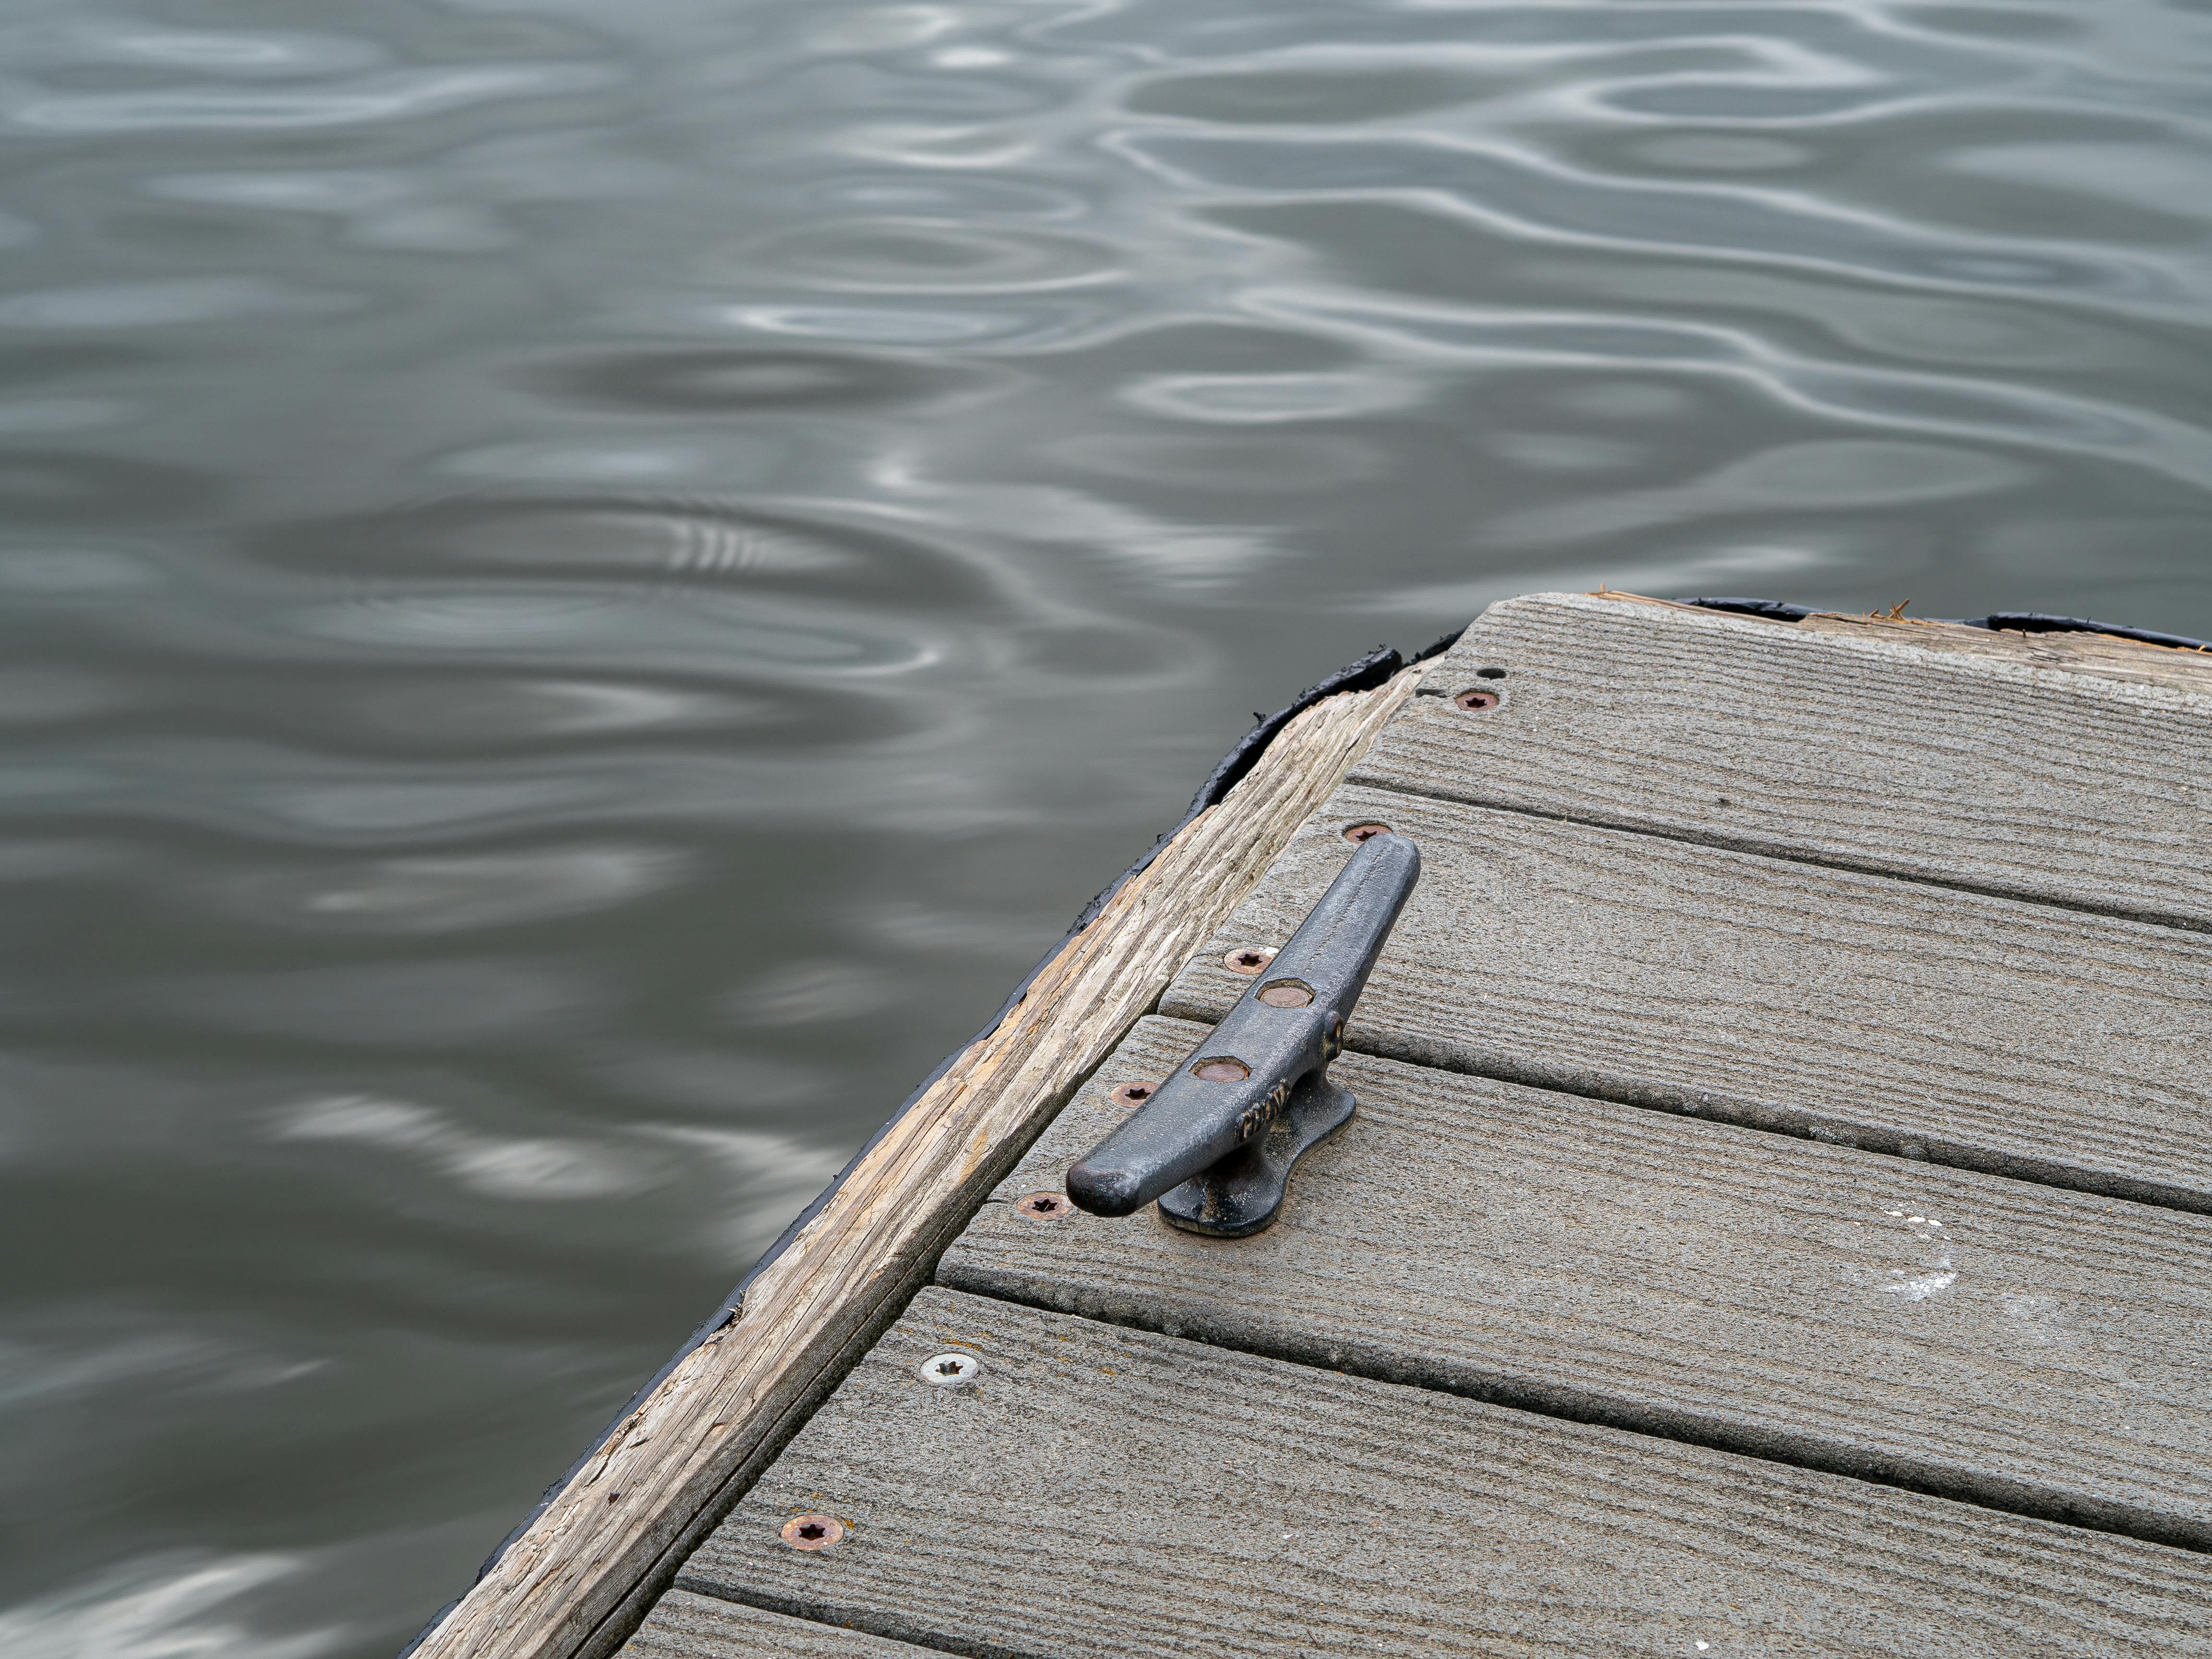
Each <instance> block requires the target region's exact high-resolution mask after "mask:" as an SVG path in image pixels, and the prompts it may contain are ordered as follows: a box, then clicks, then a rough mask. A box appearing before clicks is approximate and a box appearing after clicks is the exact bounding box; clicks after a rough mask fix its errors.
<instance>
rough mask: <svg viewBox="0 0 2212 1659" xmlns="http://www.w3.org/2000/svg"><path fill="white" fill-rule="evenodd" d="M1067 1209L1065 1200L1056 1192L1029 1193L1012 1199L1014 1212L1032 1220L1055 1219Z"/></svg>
mask: <svg viewBox="0 0 2212 1659" xmlns="http://www.w3.org/2000/svg"><path fill="white" fill-rule="evenodd" d="M1067 1209H1068V1205H1067V1200H1066V1198H1064V1197H1062V1196H1061V1195H1060V1194H1058V1193H1031V1194H1029V1195H1028V1196H1027V1197H1026V1198H1019V1199H1017V1200H1014V1211H1015V1213H1017V1214H1018V1215H1025V1216H1027V1217H1028V1218H1030V1220H1032V1221H1057V1220H1058V1219H1059V1218H1060V1217H1061V1216H1064V1215H1066V1213H1067Z"/></svg>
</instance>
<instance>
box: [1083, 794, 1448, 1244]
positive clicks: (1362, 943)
mask: <svg viewBox="0 0 2212 1659" xmlns="http://www.w3.org/2000/svg"><path fill="white" fill-rule="evenodd" d="M1363 828H1369V833H1368V834H1367V835H1366V836H1365V837H1364V838H1363V839H1362V840H1361V842H1360V843H1359V847H1358V850H1357V851H1356V852H1354V853H1353V854H1352V860H1351V862H1350V863H1348V864H1346V866H1344V868H1343V869H1342V870H1341V871H1340V872H1338V873H1337V878H1336V879H1335V880H1334V881H1333V882H1331V883H1330V884H1329V885H1328V891H1327V892H1325V893H1323V894H1322V896H1321V900H1320V902H1318V903H1317V904H1316V905H1315V906H1314V908H1313V909H1312V910H1311V911H1310V913H1309V914H1308V915H1307V916H1306V919H1305V920H1304V921H1303V922H1301V923H1299V924H1298V930H1297V933H1293V934H1292V935H1291V942H1290V943H1289V944H1287V945H1285V946H1284V947H1283V948H1282V949H1281V950H1280V951H1277V952H1276V953H1275V955H1274V957H1273V960H1271V961H1268V962H1267V963H1266V964H1265V968H1264V969H1263V970H1262V971H1261V972H1259V973H1257V974H1256V975H1255V979H1254V983H1253V985H1252V987H1251V988H1250V989H1249V990H1248V991H1246V992H1245V994H1243V996H1242V997H1241V998H1239V999H1238V1000H1237V1006H1235V1007H1234V1008H1232V1009H1231V1010H1230V1011H1229V1014H1228V1017H1227V1018H1225V1019H1224V1020H1223V1021H1222V1022H1221V1024H1219V1025H1218V1026H1216V1027H1215V1028H1214V1029H1213V1030H1212V1032H1210V1033H1209V1034H1208V1035H1207V1036H1206V1038H1205V1040H1204V1041H1203V1042H1200V1044H1199V1045H1198V1047H1197V1048H1194V1049H1193V1050H1192V1051H1191V1052H1190V1054H1188V1055H1187V1056H1185V1058H1184V1059H1183V1060H1182V1063H1181V1064H1180V1065H1178V1066H1176V1069H1175V1072H1174V1073H1173V1074H1172V1075H1170V1077H1169V1078H1168V1079H1166V1080H1165V1081H1164V1082H1163V1083H1162V1084H1161V1085H1159V1087H1158V1089H1157V1090H1156V1091H1154V1092H1153V1093H1152V1096H1151V1097H1150V1098H1149V1099H1148V1100H1146V1103H1145V1104H1144V1105H1143V1107H1141V1108H1140V1109H1139V1110H1138V1112H1137V1113H1136V1115H1134V1116H1133V1117H1131V1118H1129V1119H1128V1120H1127V1121H1126V1122H1124V1123H1122V1124H1121V1126H1120V1127H1117V1128H1116V1129H1115V1131H1114V1132H1113V1133H1111V1134H1109V1135H1108V1136H1107V1137H1106V1138H1105V1139H1103V1140H1102V1141H1100V1142H1099V1143H1098V1145H1097V1146H1094V1147H1093V1148H1091V1152H1090V1153H1089V1155H1088V1156H1086V1157H1085V1158H1083V1160H1082V1161H1081V1162H1080V1163H1079V1164H1075V1165H1074V1167H1073V1168H1072V1169H1070V1170H1068V1172H1067V1195H1068V1197H1070V1198H1071V1199H1073V1200H1074V1201H1075V1202H1076V1203H1077V1204H1079V1205H1080V1206H1082V1207H1083V1208H1084V1209H1086V1210H1088V1211H1090V1212H1091V1213H1092V1214H1094V1215H1130V1214H1133V1213H1134V1212H1136V1211H1138V1210H1140V1209H1142V1208H1143V1207H1144V1206H1146V1204H1149V1203H1151V1202H1152V1200H1155V1199H1157V1200H1159V1206H1160V1215H1161V1218H1162V1219H1164V1220H1165V1221H1167V1222H1168V1223H1169V1224H1170V1225H1173V1226H1176V1227H1180V1228H1182V1229H1183V1230H1184V1231H1187V1232H1194V1233H1207V1234H1211V1235H1212V1236H1213V1237H1217V1238H1242V1237H1244V1236H1246V1235H1247V1234H1249V1233H1256V1232H1258V1231H1260V1230H1261V1229H1262V1228H1263V1227H1266V1226H1267V1225H1268V1224H1270V1223H1271V1222H1273V1220H1274V1218H1275V1217H1276V1214H1277V1213H1278V1212H1279V1211H1280V1210H1281V1208H1282V1205H1283V1194H1284V1193H1285V1189H1286V1188H1287V1187H1288V1185H1289V1182H1290V1177H1291V1168H1292V1166H1294V1165H1295V1164H1297V1161H1298V1159H1299V1158H1303V1157H1304V1155H1305V1154H1306V1153H1307V1152H1310V1150H1312V1148H1313V1147H1315V1146H1317V1145H1319V1144H1320V1143H1321V1142H1322V1140H1324V1139H1327V1138H1328V1136H1330V1135H1332V1134H1334V1133H1336V1131H1337V1130H1339V1129H1340V1128H1342V1127H1344V1126H1345V1125H1346V1123H1348V1122H1350V1121H1352V1113H1353V1111H1354V1110H1355V1109H1356V1108H1357V1104H1358V1103H1357V1102H1356V1101H1354V1099H1353V1098H1352V1093H1351V1091H1349V1090H1347V1089H1344V1088H1342V1087H1340V1086H1339V1085H1337V1084H1335V1083H1333V1082H1331V1081H1330V1080H1329V1075H1328V1063H1329V1061H1331V1060H1334V1059H1335V1058H1336V1056H1337V1054H1339V1053H1340V1051H1341V1050H1342V1048H1343V1047H1344V1022H1345V1021H1346V1018H1349V1017H1350V1015H1351V1013H1352V1005H1353V1004H1354V1003H1356V1002H1357V1001H1358V1000H1359V993H1360V992H1361V990H1362V989H1364V987H1365V986H1366V984H1367V976H1368V975H1369V974H1370V973H1371V972H1372V971H1373V970H1374V968H1375V959H1376V957H1378V956H1380V955H1381V954H1382V951H1383V945H1384V943H1385V942H1386V941H1387V940H1388V939H1389V937H1390V929H1391V927H1392V926H1393V925H1394V924H1395V922H1396V921H1397V920H1398V913H1399V912H1400V911H1401V910H1402V909H1404V908H1405V906H1406V900H1407V897H1408V896H1410V895H1411V894H1412V892H1413V884H1414V882H1415V881H1416V880H1418V879H1419V876H1420V872H1421V855H1420V854H1419V852H1418V851H1417V850H1416V849H1415V848H1414V846H1413V842H1410V841H1408V840H1407V839H1406V838H1405V837H1404V836H1399V835H1395V834H1393V833H1391V832H1389V830H1387V829H1380V828H1379V826H1376V827H1372V828H1370V827H1368V826H1363Z"/></svg>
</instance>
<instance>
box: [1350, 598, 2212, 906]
mask: <svg viewBox="0 0 2212 1659" xmlns="http://www.w3.org/2000/svg"><path fill="white" fill-rule="evenodd" d="M1841 620H1842V619H1835V621H1836V622H1838V623H1840V622H1841ZM1954 635H1955V636H1961V637H1958V638H1955V639H1954V637H1953V636H1954ZM2099 643H2100V645H2101V647H2102V648H2101V649H2092V648H2089V647H2087V646H2084V645H2081V644H2077V643H2071V642H2067V641H2066V636H2057V638H2056V639H2046V640H2045V641H2043V642H2032V641H2027V640H2023V639H2021V638H2020V637H2018V636H2010V637H2007V636H1999V635H1990V634H1986V633H1980V632H1978V630H1974V629H1940V628H1923V629H1914V628H1910V627H1904V626H1892V627H1888V628H1879V627H1872V626H1868V625H1864V624H1862V625H1860V626H1858V627H1857V628H1856V629H1851V628H1843V629H1835V628H1828V629H1822V628H1820V627H1817V626H1813V625H1799V626H1791V625H1786V624H1778V623H1768V622H1759V621H1753V620H1749V619H1747V618H1743V617H1729V616H1724V615H1717V614H1714V613H1711V612H1685V611H1682V610H1680V609H1679V608H1676V607H1670V606H1661V605H1650V604H1640V603H1634V602H1627V601H1620V600H1608V599H1598V598H1595V597H1591V596H1588V595H1568V594H1538V595H1532V596H1529V597H1528V598H1524V599H1514V600H1510V601H1508V602H1506V603H1505V604H1503V605H1493V606H1492V608H1491V609H1490V610H1489V611H1487V612H1486V613H1485V614H1484V615H1483V616H1482V617H1480V619H1479V620H1477V621H1476V622H1475V623H1474V625H1473V626H1472V627H1470V628H1469V629H1468V631H1467V633H1466V634H1465V635H1462V638H1461V640H1460V641H1459V643H1458V644H1457V645H1456V646H1455V647H1453V649H1452V650H1451V651H1450V652H1449V653H1446V655H1444V656H1443V658H1441V659H1438V661H1437V662H1436V663H1435V664H1434V665H1431V671H1430V673H1429V676H1428V678H1426V679H1425V681H1424V682H1423V685H1422V689H1423V690H1424V692H1425V693H1430V694H1432V695H1425V696H1416V697H1415V698H1414V699H1413V701H1412V702H1410V703H1409V704H1408V705H1407V708H1405V709H1403V710H1402V711H1401V713H1400V714H1399V716H1398V718H1397V720H1395V722H1394V723H1393V724H1392V726H1391V727H1390V728H1389V730H1388V731H1387V732H1385V733H1384V734H1383V738H1381V739H1380V740H1379V741H1378V742H1377V743H1376V745H1375V747H1374V748H1373V749H1372V750H1370V751H1369V754H1368V756H1367V758H1366V759H1365V760H1364V762H1363V763H1361V765H1360V766H1359V768H1358V770H1357V771H1356V772H1355V773H1354V774H1353V781H1356V782H1363V783H1369V784H1374V785H1376V786H1379V787H1389V788H1396V789H1406V790H1411V791H1413V792H1415V793H1427V794H1434V795H1437V796H1439V797H1442V798H1444V799H1453V800H1462V801H1468V802H1472V803H1474V804H1477V805H1490V806H1502V807H1511V808H1516V809H1518V810H1522V811H1537V812H1543V813H1548V814H1553V815H1556V816H1560V817H1573V818H1578V819H1583V820H1587V821H1591V822H1597V823H1616V824H1621V825H1626V826H1630V827H1633V828H1637V829H1647V830H1655V831H1659V832H1662V833H1666V834H1669V835H1675V836H1686V837H1688V838H1691V839H1693V840H1700V841H1709V842H1713V843H1715V844H1717V845H1724V846H1733V847H1737V848H1744V849H1747V850H1751V851H1757V852H1765V853H1774V854H1784V855H1787V856H1794V857H1806V858H1814V859H1818V860H1826V861H1831V862H1840V863H1843V864H1846V865H1850V866H1856V867H1860V868H1866V869H1874V870H1880V871H1883V872H1891V873H1896V874H1902V875H1906V876H1912V877H1918V878H1925V879H1929V880H1936V881H1942V882H1946V883H1952V884H1960V885H1965V886H1969V887H1973V888H1977V889H1980V890H1989V891H1994V892H1999V893H2005V894H2010V895H2015V896H2028V897H2033V898H2037V899H2042V900H2045V901H2049V902H2059V903H2065V904H2071V905H2079V906H2083V907H2087V908H2096V909H2103V910H2111V911H2114V912H2117V913H2121V914H2127V915H2141V916H2147V917H2151V918H2154V919H2158V920H2162V921H2170V922H2171V921H2179V922H2182V923H2185V925H2188V926H2191V927H2212V885H2208V884H2207V883H2206V882H2205V879H2204V872H2205V871H2206V869H2207V868H2208V867H2212V658H2198V657H2197V656H2196V655H2194V654H2192V653H2180V652H2173V651H2161V650H2159V649H2157V648H2155V647H2148V646H2140V645H2129V644H2125V643H2124V642H2122V641H2100V642H2099ZM2116 660H2117V661H2119V662H2122V663H2124V664H2127V665H2129V667H2130V672H2129V674H2128V676H2127V677H2126V678H2115V677H2114V676H2115V675H2116V674H2117V673H2118V672H2119V671H2118V670H2116V669H2115V668H2114V667H2113V666H2112V665H2113V663H2114V662H2115V661H2116ZM1484 667H1487V668H1491V669H1493V670H1498V669H1502V670H1504V678H1500V679H1487V680H1486V679H1480V678H1475V671H1476V670H1477V669H1478V668H1484ZM1468 689H1483V690H1490V691H1492V692H1495V693H1498V694H1499V695H1500V696H1503V698H1504V702H1502V703H1501V704H1500V705H1499V706H1498V708H1494V709H1491V710H1488V711H1486V712H1481V713H1475V714H1468V713H1463V712H1462V711H1461V710H1460V709H1459V708H1457V707H1456V706H1455V704H1454V703H1453V702H1452V701H1451V700H1450V699H1451V696H1453V695H1454V694H1455V693H1457V692H1459V691H1461V690H1468ZM1433 694H1442V695H1433Z"/></svg>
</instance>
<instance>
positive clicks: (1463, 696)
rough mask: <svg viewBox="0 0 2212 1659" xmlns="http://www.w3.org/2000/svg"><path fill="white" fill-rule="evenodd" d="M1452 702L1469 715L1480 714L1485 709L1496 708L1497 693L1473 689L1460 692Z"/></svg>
mask: <svg viewBox="0 0 2212 1659" xmlns="http://www.w3.org/2000/svg"><path fill="white" fill-rule="evenodd" d="M1452 701H1453V702H1455V703H1457V704H1458V705H1459V706H1460V707H1461V708H1464V709H1465V710H1467V712H1468V714H1480V713H1481V712H1482V711H1483V710H1484V709H1486V708H1497V707H1498V693H1496V692H1495V691H1483V690H1474V689H1469V690H1465V691H1462V692H1461V693H1460V694H1459V695H1458V696H1455V697H1454V698H1453V699H1452Z"/></svg>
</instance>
